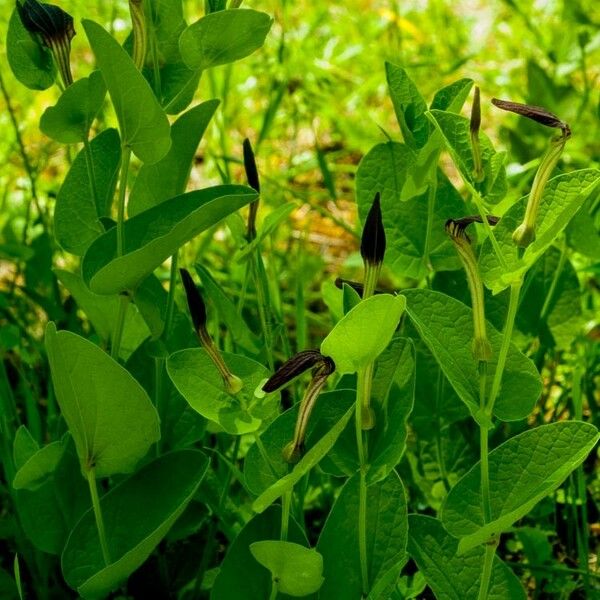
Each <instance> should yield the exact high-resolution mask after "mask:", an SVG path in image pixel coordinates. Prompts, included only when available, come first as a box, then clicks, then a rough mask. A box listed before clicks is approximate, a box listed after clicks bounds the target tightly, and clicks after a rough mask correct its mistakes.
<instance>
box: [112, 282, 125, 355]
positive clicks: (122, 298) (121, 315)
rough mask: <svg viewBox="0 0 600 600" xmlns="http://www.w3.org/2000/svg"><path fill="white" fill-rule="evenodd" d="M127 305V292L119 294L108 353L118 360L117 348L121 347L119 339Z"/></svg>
mask: <svg viewBox="0 0 600 600" xmlns="http://www.w3.org/2000/svg"><path fill="white" fill-rule="evenodd" d="M128 306H129V294H127V293H125V294H121V295H120V296H119V312H118V313H117V321H116V322H115V328H114V330H113V336H112V341H111V344H110V355H111V357H112V358H114V359H115V360H119V350H120V349H121V340H122V339H123V329H124V327H125V316H126V315H127V307H128Z"/></svg>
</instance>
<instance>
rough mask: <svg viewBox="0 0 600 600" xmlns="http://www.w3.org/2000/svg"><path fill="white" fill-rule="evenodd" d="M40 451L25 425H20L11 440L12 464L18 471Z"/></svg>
mask: <svg viewBox="0 0 600 600" xmlns="http://www.w3.org/2000/svg"><path fill="white" fill-rule="evenodd" d="M39 449H40V446H39V444H38V443H37V442H36V441H35V439H34V437H33V436H32V435H31V433H30V432H29V429H27V427H25V425H20V426H19V428H18V429H17V431H16V433H15V439H14V440H13V462H14V463H15V469H17V470H19V469H20V468H21V467H22V466H23V465H24V464H25V463H26V462H27V461H28V460H29V459H30V458H31V457H32V456H34V455H35V453H36V452H37V451H38V450H39Z"/></svg>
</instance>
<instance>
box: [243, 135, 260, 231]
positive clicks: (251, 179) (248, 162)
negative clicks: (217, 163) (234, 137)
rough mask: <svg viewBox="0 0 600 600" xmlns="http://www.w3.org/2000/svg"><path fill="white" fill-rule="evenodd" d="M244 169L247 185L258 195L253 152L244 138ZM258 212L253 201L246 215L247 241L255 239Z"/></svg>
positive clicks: (256, 201) (248, 141)
mask: <svg viewBox="0 0 600 600" xmlns="http://www.w3.org/2000/svg"><path fill="white" fill-rule="evenodd" d="M244 169H245V170H246V179H247V180H248V185H249V186H250V187H251V188H252V189H254V190H256V191H257V192H259V193H260V180H259V178H258V169H257V168H256V159H255V157H254V150H252V145H251V144H250V140H249V139H248V138H246V139H245V140H244ZM257 211H258V200H255V201H254V202H252V203H251V204H250V212H249V213H248V228H247V234H246V237H247V238H248V240H249V241H251V240H253V239H254V238H255V237H256V213H257Z"/></svg>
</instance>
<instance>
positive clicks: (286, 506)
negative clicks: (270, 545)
mask: <svg viewBox="0 0 600 600" xmlns="http://www.w3.org/2000/svg"><path fill="white" fill-rule="evenodd" d="M293 493H294V492H293V488H292V489H291V490H290V491H288V492H286V493H285V494H284V495H283V498H282V506H281V541H282V542H287V538H288V530H289V526H290V508H291V506H292V494H293Z"/></svg>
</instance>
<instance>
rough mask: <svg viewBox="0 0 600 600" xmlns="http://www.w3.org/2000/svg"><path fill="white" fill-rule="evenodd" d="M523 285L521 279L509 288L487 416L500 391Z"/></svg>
mask: <svg viewBox="0 0 600 600" xmlns="http://www.w3.org/2000/svg"><path fill="white" fill-rule="evenodd" d="M522 285H523V279H518V280H517V281H514V282H513V283H512V285H511V286H510V300H509V303H508V312H507V314H506V321H505V322H504V331H503V333H502V345H501V346H500V353H499V354H498V363H497V364H496V371H495V372H494V379H493V381H492V390H491V392H490V397H489V399H488V401H487V407H486V412H487V414H488V415H490V416H491V415H492V414H493V411H494V403H495V402H496V398H497V397H498V392H499V391H500V384H501V383H502V375H503V373H504V366H505V365H506V357H507V356H508V349H509V348H510V340H511V338H512V332H513V328H514V325H515V317H516V316H517V309H518V307H519V295H520V294H521V286H522Z"/></svg>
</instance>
